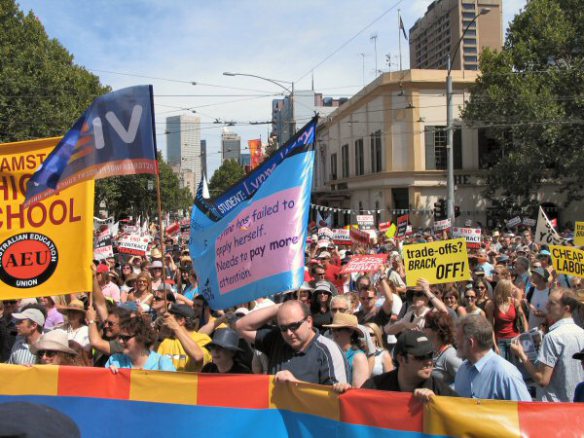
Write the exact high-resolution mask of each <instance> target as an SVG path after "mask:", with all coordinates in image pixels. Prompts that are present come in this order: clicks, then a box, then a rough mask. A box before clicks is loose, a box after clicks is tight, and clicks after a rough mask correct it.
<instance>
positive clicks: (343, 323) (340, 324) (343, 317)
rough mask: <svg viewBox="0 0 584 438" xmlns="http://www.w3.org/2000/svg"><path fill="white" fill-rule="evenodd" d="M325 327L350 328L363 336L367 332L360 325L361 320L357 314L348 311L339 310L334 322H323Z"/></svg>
mask: <svg viewBox="0 0 584 438" xmlns="http://www.w3.org/2000/svg"><path fill="white" fill-rule="evenodd" d="M323 327H327V328H331V329H335V328H348V329H351V330H354V331H355V332H357V333H358V334H359V336H361V337H365V332H364V331H363V329H362V328H361V327H360V326H359V321H358V320H357V317H356V316H355V315H351V314H348V313H341V312H337V313H335V315H334V316H333V322H332V323H331V324H323Z"/></svg>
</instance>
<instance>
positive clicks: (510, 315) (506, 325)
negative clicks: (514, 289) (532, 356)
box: [494, 300, 520, 339]
mask: <svg viewBox="0 0 584 438" xmlns="http://www.w3.org/2000/svg"><path fill="white" fill-rule="evenodd" d="M516 317H517V315H516V312H515V303H514V301H513V300H511V302H510V303H509V309H507V312H505V313H503V312H501V311H500V310H499V306H497V305H496V304H495V327H494V329H495V337H496V338H497V339H512V338H514V337H515V336H519V335H520V333H519V332H518V331H517V330H516V329H515V318H516Z"/></svg>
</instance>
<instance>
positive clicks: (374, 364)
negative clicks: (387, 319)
mask: <svg viewBox="0 0 584 438" xmlns="http://www.w3.org/2000/svg"><path fill="white" fill-rule="evenodd" d="M365 328H366V329H367V330H368V331H369V336H370V337H371V339H372V340H373V345H374V351H373V352H372V353H370V355H369V357H368V362H369V372H370V374H371V375H372V376H379V375H380V374H383V373H388V372H389V371H391V370H393V368H394V367H393V360H392V358H391V354H390V353H389V351H387V350H386V349H385V348H383V332H382V330H381V328H380V327H379V326H378V325H377V324H375V323H374V322H368V323H367V324H365Z"/></svg>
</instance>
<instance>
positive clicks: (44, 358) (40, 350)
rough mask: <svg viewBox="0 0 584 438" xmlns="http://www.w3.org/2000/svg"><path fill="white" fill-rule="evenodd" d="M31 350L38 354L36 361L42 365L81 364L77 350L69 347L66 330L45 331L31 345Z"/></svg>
mask: <svg viewBox="0 0 584 438" xmlns="http://www.w3.org/2000/svg"><path fill="white" fill-rule="evenodd" d="M30 351H31V352H32V353H34V354H36V357H37V361H36V363H37V364H40V365H80V364H78V363H77V352H76V351H75V350H73V349H72V348H70V347H69V341H68V339H67V332H65V331H64V330H59V329H57V330H53V331H50V332H48V333H45V334H44V335H42V336H41V337H40V339H39V341H38V342H37V343H36V344H34V345H32V346H31V347H30Z"/></svg>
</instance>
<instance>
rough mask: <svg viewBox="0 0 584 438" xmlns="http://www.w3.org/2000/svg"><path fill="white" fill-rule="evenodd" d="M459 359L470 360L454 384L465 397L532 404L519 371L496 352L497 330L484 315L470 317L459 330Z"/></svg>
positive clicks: (466, 362) (458, 373) (464, 320)
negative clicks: (494, 339)
mask: <svg viewBox="0 0 584 438" xmlns="http://www.w3.org/2000/svg"><path fill="white" fill-rule="evenodd" d="M456 347H457V353H458V355H459V357H461V358H462V359H466V360H465V361H464V362H463V363H462V365H461V366H460V368H459V369H458V372H457V373H456V378H455V381H454V389H455V391H456V392H457V393H458V395H460V396H461V397H468V398H481V399H495V400H515V401H532V398H531V395H530V394H529V391H528V390H527V386H525V382H524V381H523V378H522V376H521V373H520V372H519V370H518V369H517V368H516V367H515V366H514V365H513V364H511V363H510V362H507V361H506V360H505V359H503V358H502V357H501V356H499V355H498V354H496V353H495V352H494V351H493V327H492V326H491V324H490V323H489V321H487V319H486V318H485V317H484V316H482V315H468V316H465V317H464V318H462V319H461V320H459V322H458V326H457V328H456Z"/></svg>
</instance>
